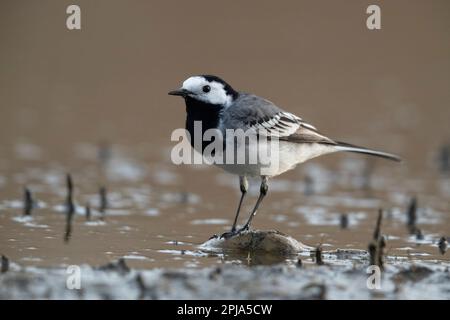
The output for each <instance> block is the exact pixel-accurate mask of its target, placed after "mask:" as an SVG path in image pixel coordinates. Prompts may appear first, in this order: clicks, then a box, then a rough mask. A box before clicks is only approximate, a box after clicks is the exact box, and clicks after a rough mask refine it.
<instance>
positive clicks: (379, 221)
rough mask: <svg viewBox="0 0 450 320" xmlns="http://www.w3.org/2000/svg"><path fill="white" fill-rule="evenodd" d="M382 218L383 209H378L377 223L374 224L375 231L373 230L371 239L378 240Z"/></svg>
mask: <svg viewBox="0 0 450 320" xmlns="http://www.w3.org/2000/svg"><path fill="white" fill-rule="evenodd" d="M382 220H383V209H378V218H377V224H376V225H375V231H374V232H373V240H374V241H376V242H378V239H379V238H380V234H381V221H382Z"/></svg>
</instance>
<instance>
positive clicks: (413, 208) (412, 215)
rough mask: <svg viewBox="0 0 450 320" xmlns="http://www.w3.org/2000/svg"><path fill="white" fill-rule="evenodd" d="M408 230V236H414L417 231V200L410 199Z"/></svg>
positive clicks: (414, 198)
mask: <svg viewBox="0 0 450 320" xmlns="http://www.w3.org/2000/svg"><path fill="white" fill-rule="evenodd" d="M407 218H408V229H409V233H410V234H415V233H416V230H417V226H416V220H417V198H416V197H412V198H411V201H410V202H409V206H408V211H407Z"/></svg>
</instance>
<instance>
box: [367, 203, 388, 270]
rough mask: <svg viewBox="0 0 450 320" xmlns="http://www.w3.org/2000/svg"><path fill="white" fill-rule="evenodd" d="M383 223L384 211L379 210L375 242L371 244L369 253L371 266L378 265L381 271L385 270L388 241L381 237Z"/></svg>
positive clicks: (374, 235)
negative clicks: (385, 251) (385, 252)
mask: <svg viewBox="0 0 450 320" xmlns="http://www.w3.org/2000/svg"><path fill="white" fill-rule="evenodd" d="M382 221H383V210H382V209H379V210H378V218H377V223H376V225H375V230H374V232H373V240H372V241H371V242H370V243H369V246H368V251H369V255H370V265H377V266H378V267H380V269H381V270H383V269H384V259H383V256H384V248H385V247H386V239H385V238H384V237H383V236H382V235H381V222H382Z"/></svg>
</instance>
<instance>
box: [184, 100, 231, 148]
mask: <svg viewBox="0 0 450 320" xmlns="http://www.w3.org/2000/svg"><path fill="white" fill-rule="evenodd" d="M185 101H186V113H187V117H186V130H187V131H188V132H189V134H190V143H191V146H192V147H194V141H195V136H194V135H195V134H194V121H200V122H201V124H202V126H201V127H202V130H201V135H202V136H201V137H197V140H198V141H202V150H201V151H202V153H203V151H204V150H205V148H206V146H207V145H209V144H210V143H211V142H212V141H203V134H204V133H205V131H206V130H208V129H215V128H217V126H218V125H219V117H220V113H221V112H222V110H223V108H224V107H223V106H222V105H217V104H209V103H205V102H202V101H198V100H195V99H193V98H190V97H186V98H185ZM198 133H200V132H198ZM196 134H197V133H196ZM197 151H200V150H197Z"/></svg>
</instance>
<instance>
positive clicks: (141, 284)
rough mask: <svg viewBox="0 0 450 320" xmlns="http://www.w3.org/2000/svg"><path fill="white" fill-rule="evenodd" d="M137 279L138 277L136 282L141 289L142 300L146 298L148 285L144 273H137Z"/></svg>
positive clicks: (139, 297)
mask: <svg viewBox="0 0 450 320" xmlns="http://www.w3.org/2000/svg"><path fill="white" fill-rule="evenodd" d="M135 279H136V284H137V286H138V289H139V296H138V300H142V299H144V298H145V292H146V291H147V287H146V285H145V282H144V279H143V278H142V275H141V274H140V273H138V274H137V276H136V278H135Z"/></svg>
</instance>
